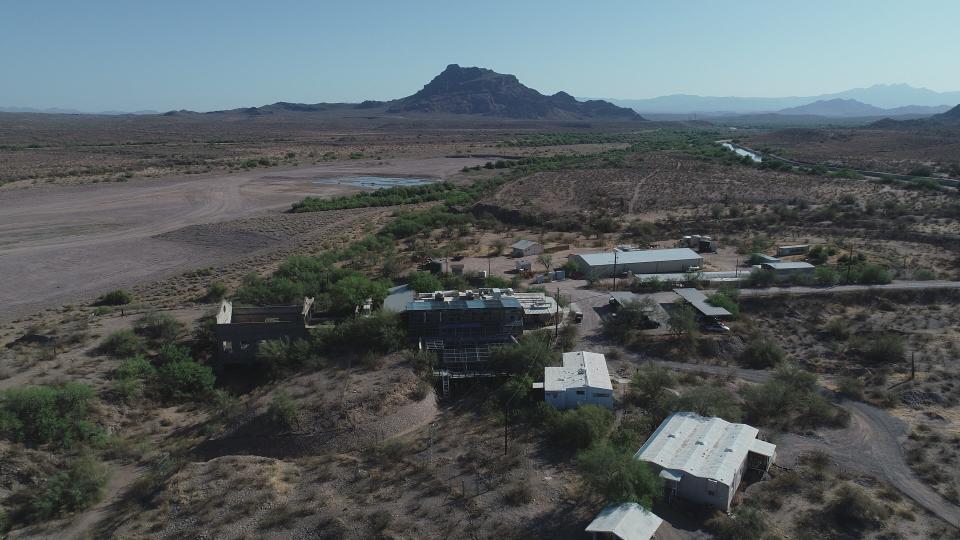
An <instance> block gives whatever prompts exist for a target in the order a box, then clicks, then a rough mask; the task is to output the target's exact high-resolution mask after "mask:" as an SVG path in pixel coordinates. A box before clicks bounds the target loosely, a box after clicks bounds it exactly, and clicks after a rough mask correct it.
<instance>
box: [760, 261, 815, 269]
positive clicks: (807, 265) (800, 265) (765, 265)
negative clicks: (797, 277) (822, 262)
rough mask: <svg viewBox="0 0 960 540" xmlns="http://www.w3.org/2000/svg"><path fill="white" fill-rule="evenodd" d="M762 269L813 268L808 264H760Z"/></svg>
mask: <svg viewBox="0 0 960 540" xmlns="http://www.w3.org/2000/svg"><path fill="white" fill-rule="evenodd" d="M760 266H763V267H764V268H767V267H769V268H770V269H772V270H799V269H805V268H815V266H813V265H812V264H810V263H808V262H765V263H763V264H761V265H760Z"/></svg>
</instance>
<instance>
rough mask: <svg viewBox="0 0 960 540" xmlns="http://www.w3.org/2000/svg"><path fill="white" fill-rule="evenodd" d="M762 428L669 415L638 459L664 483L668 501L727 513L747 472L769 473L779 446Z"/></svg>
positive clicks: (694, 414)
mask: <svg viewBox="0 0 960 540" xmlns="http://www.w3.org/2000/svg"><path fill="white" fill-rule="evenodd" d="M758 434H759V431H758V430H757V428H754V427H751V426H748V425H746V424H734V423H731V422H727V421H726V420H723V419H721V418H707V417H703V416H700V415H698V414H696V413H692V412H677V413H673V414H672V415H670V416H669V417H668V418H667V419H666V420H664V421H663V423H662V424H660V427H658V428H657V430H656V431H654V432H653V434H652V435H650V438H649V439H647V442H645V443H644V444H643V446H642V447H641V448H640V450H637V453H636V454H635V455H634V458H635V459H639V460H641V461H646V462H648V463H650V464H651V465H652V466H653V467H654V468H655V469H656V470H657V471H658V472H659V475H660V478H661V479H663V481H664V491H665V494H666V497H667V499H672V498H673V497H681V498H683V499H686V500H688V501H690V502H694V503H699V504H707V505H710V506H713V507H715V508H718V509H720V510H723V511H724V512H727V511H729V510H730V503H731V501H733V496H734V494H735V493H736V492H737V487H738V486H739V485H740V481H741V480H742V479H743V476H744V474H745V473H746V472H747V470H751V469H752V470H756V471H759V472H766V471H767V469H769V468H770V465H771V464H772V463H773V461H774V459H775V458H776V449H777V447H776V446H774V445H773V444H771V443H768V442H766V441H762V440H760V439H758V438H757V435H758Z"/></svg>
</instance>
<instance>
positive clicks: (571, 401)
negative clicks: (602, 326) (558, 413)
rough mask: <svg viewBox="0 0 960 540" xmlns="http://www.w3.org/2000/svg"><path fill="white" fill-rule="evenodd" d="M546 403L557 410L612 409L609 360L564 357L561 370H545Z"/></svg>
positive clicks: (584, 354) (590, 355)
mask: <svg viewBox="0 0 960 540" xmlns="http://www.w3.org/2000/svg"><path fill="white" fill-rule="evenodd" d="M543 372H544V373H543V382H542V383H534V384H533V387H534V388H543V397H544V400H545V401H546V402H547V403H549V404H550V405H553V406H554V407H556V408H557V409H560V410H563V409H574V408H576V407H579V406H580V405H599V406H601V407H607V408H608V409H612V408H613V385H612V384H611V383H610V373H609V372H607V359H606V358H605V357H604V356H603V355H602V354H600V353H594V352H586V351H576V352H565V353H563V365H562V366H549V367H546V368H544V370H543Z"/></svg>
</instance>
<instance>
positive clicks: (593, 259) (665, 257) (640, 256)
mask: <svg viewBox="0 0 960 540" xmlns="http://www.w3.org/2000/svg"><path fill="white" fill-rule="evenodd" d="M577 256H578V257H580V258H581V259H583V261H584V262H585V263H587V264H588V265H590V266H612V265H613V259H614V252H613V251H606V252H603V253H581V254H579V255H577ZM616 259H617V264H618V265H620V264H634V263H649V262H667V261H701V260H703V257H701V256H700V255H699V254H698V253H697V252H696V251H694V250H692V249H690V248H673V249H644V250H638V251H624V252H616Z"/></svg>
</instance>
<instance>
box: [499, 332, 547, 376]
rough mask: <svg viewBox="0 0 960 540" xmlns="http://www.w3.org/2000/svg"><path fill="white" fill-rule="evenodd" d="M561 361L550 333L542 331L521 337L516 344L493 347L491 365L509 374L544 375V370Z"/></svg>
mask: <svg viewBox="0 0 960 540" xmlns="http://www.w3.org/2000/svg"><path fill="white" fill-rule="evenodd" d="M559 360H560V353H559V352H558V351H556V350H555V349H554V348H553V346H552V345H551V343H550V332H548V331H544V330H540V331H537V332H531V333H527V334H524V335H522V336H520V338H519V339H518V340H517V343H516V344H512V345H503V346H499V347H493V348H491V350H490V365H491V367H493V368H494V369H496V370H498V371H505V372H507V373H520V374H527V375H530V374H533V373H540V374H542V373H543V368H544V367H546V366H549V365H551V364H554V363H557V362H559Z"/></svg>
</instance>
